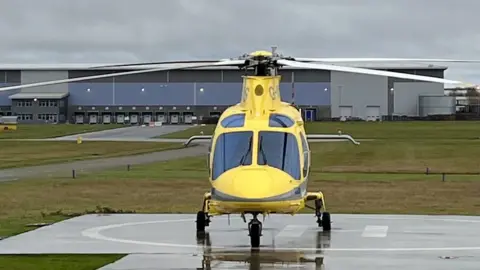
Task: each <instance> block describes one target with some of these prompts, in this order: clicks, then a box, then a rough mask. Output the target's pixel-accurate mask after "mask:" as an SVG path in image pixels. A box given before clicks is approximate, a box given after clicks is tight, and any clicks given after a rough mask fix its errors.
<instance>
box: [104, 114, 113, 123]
mask: <svg viewBox="0 0 480 270" xmlns="http://www.w3.org/2000/svg"><path fill="white" fill-rule="evenodd" d="M111 122H112V116H111V115H110V114H109V113H106V114H104V115H103V123H104V124H110V123H111Z"/></svg>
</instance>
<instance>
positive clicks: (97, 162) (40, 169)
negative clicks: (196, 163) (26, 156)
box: [0, 144, 207, 182]
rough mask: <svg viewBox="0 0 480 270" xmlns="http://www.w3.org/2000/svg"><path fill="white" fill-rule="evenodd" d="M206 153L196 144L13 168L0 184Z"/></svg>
mask: <svg viewBox="0 0 480 270" xmlns="http://www.w3.org/2000/svg"><path fill="white" fill-rule="evenodd" d="M206 153H207V146H206V145H205V144H198V145H196V146H191V147H187V148H184V149H179V150H168V151H161V152H155V153H149V154H142V155H135V156H126V157H115V158H105V159H94V160H84V161H76V162H70V163H62V164H52V165H41V166H33V167H24V168H13V169H6V170H1V171H0V182H6V181H13V180H19V179H22V178H29V177H37V176H44V177H45V176H49V175H50V176H52V175H56V176H69V175H72V170H73V169H75V170H76V171H77V172H78V173H82V172H89V171H95V170H104V169H109V168H115V167H120V166H127V165H128V164H130V165H137V164H144V163H152V162H159V161H167V160H172V159H179V158H184V157H193V156H200V155H203V154H206Z"/></svg>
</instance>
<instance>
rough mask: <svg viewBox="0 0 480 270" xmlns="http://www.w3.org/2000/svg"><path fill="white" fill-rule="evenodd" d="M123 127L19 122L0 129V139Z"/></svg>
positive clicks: (54, 135)
mask: <svg viewBox="0 0 480 270" xmlns="http://www.w3.org/2000/svg"><path fill="white" fill-rule="evenodd" d="M120 127H125V125H117V124H110V125H71V124H68V125H67V124H56V125H52V124H23V125H22V124H19V125H18V127H17V130H8V131H5V130H0V139H46V138H55V137H62V136H68V135H74V134H78V133H87V132H95V131H101V130H107V129H114V128H120Z"/></svg>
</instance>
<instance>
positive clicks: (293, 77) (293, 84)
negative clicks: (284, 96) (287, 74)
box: [292, 72, 295, 106]
mask: <svg viewBox="0 0 480 270" xmlns="http://www.w3.org/2000/svg"><path fill="white" fill-rule="evenodd" d="M292 105H293V106H295V72H292Z"/></svg>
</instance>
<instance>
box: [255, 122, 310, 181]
mask: <svg viewBox="0 0 480 270" xmlns="http://www.w3.org/2000/svg"><path fill="white" fill-rule="evenodd" d="M257 154H258V157H257V160H258V165H267V166H271V167H274V168H277V169H280V170H282V171H284V172H286V173H288V174H289V175H290V176H292V177H293V178H294V179H296V180H300V178H301V172H300V171H301V169H300V149H299V146H298V142H297V139H296V137H295V136H294V135H293V134H292V133H287V132H277V131H260V132H259V136H258V151H257Z"/></svg>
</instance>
